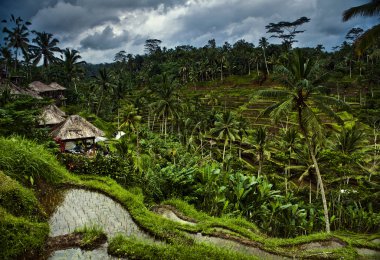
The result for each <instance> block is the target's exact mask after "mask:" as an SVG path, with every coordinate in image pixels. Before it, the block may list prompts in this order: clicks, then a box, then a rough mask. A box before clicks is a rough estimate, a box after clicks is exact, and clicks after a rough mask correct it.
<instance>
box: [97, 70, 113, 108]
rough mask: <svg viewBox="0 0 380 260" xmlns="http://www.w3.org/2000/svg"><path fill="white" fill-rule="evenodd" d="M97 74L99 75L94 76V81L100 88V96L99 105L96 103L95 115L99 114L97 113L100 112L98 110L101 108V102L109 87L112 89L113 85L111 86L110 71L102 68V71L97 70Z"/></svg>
mask: <svg viewBox="0 0 380 260" xmlns="http://www.w3.org/2000/svg"><path fill="white" fill-rule="evenodd" d="M98 73H99V75H98V76H95V80H96V83H97V85H98V86H99V88H100V93H101V94H100V99H99V103H98V108H97V110H96V115H98V114H99V111H100V108H101V105H102V102H103V98H104V94H105V93H106V92H107V91H108V90H109V89H110V88H111V87H113V84H112V81H113V79H112V75H111V73H110V71H108V70H107V69H106V68H102V69H99V71H98Z"/></svg>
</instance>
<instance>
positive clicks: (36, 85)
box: [29, 81, 66, 93]
mask: <svg viewBox="0 0 380 260" xmlns="http://www.w3.org/2000/svg"><path fill="white" fill-rule="evenodd" d="M29 88H30V89H31V90H33V91H36V92H38V93H41V92H50V91H57V90H65V89H66V88H64V87H62V86H61V85H59V84H58V83H57V82H53V83H50V84H49V85H46V84H45V83H42V82H41V81H33V82H32V83H30V84H29Z"/></svg>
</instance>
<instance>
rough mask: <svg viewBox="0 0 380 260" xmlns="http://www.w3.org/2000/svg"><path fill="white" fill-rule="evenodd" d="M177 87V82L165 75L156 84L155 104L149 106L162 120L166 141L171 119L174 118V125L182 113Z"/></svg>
mask: <svg viewBox="0 0 380 260" xmlns="http://www.w3.org/2000/svg"><path fill="white" fill-rule="evenodd" d="M177 87H178V86H177V82H176V81H175V80H174V79H172V78H169V77H168V76H167V75H166V74H164V75H162V77H161V79H160V82H159V83H156V84H155V85H154V89H153V90H152V91H153V97H152V98H153V102H152V103H151V104H150V105H149V106H150V107H151V108H153V111H154V112H155V114H156V116H157V118H162V124H161V133H163V134H164V135H165V140H166V135H167V124H168V119H169V117H171V118H172V123H173V121H174V119H175V118H178V117H179V112H180V111H181V103H180V98H179V96H178V94H177V91H176V90H177ZM172 126H173V124H172ZM172 128H173V127H172Z"/></svg>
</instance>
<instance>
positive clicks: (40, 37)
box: [30, 31, 61, 68]
mask: <svg viewBox="0 0 380 260" xmlns="http://www.w3.org/2000/svg"><path fill="white" fill-rule="evenodd" d="M33 33H34V34H35V35H36V38H34V39H33V40H32V41H33V42H34V43H35V44H36V45H32V46H30V49H31V51H32V52H33V64H34V65H37V64H38V63H39V62H40V61H41V59H42V60H43V63H42V64H43V66H44V67H45V68H46V67H47V66H48V65H49V64H50V63H54V62H56V61H58V59H57V58H56V57H55V56H54V54H55V53H57V52H59V53H61V49H60V48H59V47H57V44H58V43H59V41H58V39H57V38H53V34H51V33H46V32H36V31H33Z"/></svg>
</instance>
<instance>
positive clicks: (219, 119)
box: [210, 111, 239, 161]
mask: <svg viewBox="0 0 380 260" xmlns="http://www.w3.org/2000/svg"><path fill="white" fill-rule="evenodd" d="M210 132H211V134H213V135H216V136H217V138H218V139H220V140H224V144H223V157H222V158H223V161H224V157H225V154H226V147H227V144H228V143H230V145H231V144H232V142H233V141H235V140H236V139H237V138H238V137H239V122H238V121H237V120H236V117H235V115H234V114H233V113H232V112H231V111H227V112H225V113H222V114H217V115H216V121H215V123H214V128H212V129H211V130H210Z"/></svg>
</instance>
